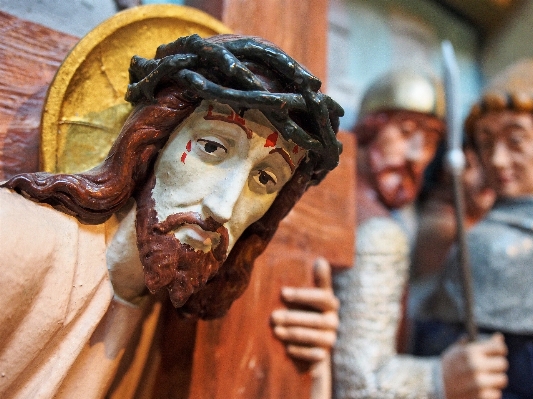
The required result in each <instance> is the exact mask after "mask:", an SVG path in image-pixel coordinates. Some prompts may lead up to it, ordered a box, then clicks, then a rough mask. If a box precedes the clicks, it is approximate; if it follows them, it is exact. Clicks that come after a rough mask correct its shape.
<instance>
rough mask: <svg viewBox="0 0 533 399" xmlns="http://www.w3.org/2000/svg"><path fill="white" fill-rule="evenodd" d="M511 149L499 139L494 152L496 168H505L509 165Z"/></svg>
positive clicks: (493, 158)
mask: <svg viewBox="0 0 533 399" xmlns="http://www.w3.org/2000/svg"><path fill="white" fill-rule="evenodd" d="M509 159H510V158H509V149H508V148H507V146H506V145H505V143H503V142H501V141H498V142H496V144H495V145H494V150H493V152H492V158H491V161H492V165H493V166H494V167H496V168H504V167H506V166H508V165H509Z"/></svg>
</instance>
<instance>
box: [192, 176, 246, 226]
mask: <svg viewBox="0 0 533 399" xmlns="http://www.w3.org/2000/svg"><path fill="white" fill-rule="evenodd" d="M249 174H250V171H249V170H248V169H247V168H239V169H238V170H235V171H233V173H230V174H228V175H226V177H225V178H224V179H221V180H220V181H219V182H218V183H217V184H215V185H214V186H213V188H212V191H211V192H210V193H209V194H208V195H206V196H205V197H204V199H203V202H202V206H203V212H204V215H205V216H206V217H207V216H211V217H212V218H213V219H215V220H216V221H217V222H219V223H221V224H224V223H226V222H228V221H229V220H230V219H231V217H232V215H233V212H234V210H235V205H236V204H237V202H238V200H239V198H240V197H241V194H242V192H243V190H244V189H245V186H246V184H248V176H249Z"/></svg>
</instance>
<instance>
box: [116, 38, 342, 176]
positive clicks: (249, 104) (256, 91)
mask: <svg viewBox="0 0 533 399" xmlns="http://www.w3.org/2000/svg"><path fill="white" fill-rule="evenodd" d="M228 38H231V36H230V35H221V36H216V37H214V38H211V39H206V40H204V39H202V38H200V36H198V35H191V36H187V37H182V38H179V39H178V40H176V41H174V42H172V43H169V44H166V45H162V46H159V48H158V49H157V52H156V56H155V58H154V59H145V58H142V57H139V56H134V57H133V58H132V60H131V65H130V70H129V72H130V85H129V86H128V90H127V93H126V100H127V101H129V102H130V103H132V104H137V103H139V102H141V101H146V100H148V101H151V102H154V101H155V98H154V95H155V92H156V90H157V88H158V87H159V86H161V85H164V84H168V83H171V84H177V85H179V86H180V87H181V88H183V90H184V95H185V96H186V97H187V98H188V99H190V100H191V101H198V100H200V99H205V100H216V101H219V102H222V103H225V104H228V105H230V106H231V107H232V108H234V109H235V110H236V111H237V112H240V110H243V109H257V110H259V111H261V112H262V113H263V114H264V115H265V117H266V118H267V119H268V120H269V121H270V123H272V125H273V126H274V127H275V128H276V129H277V130H278V131H279V132H280V133H281V134H282V136H283V137H284V138H285V139H286V140H292V141H293V142H294V143H295V144H297V145H299V146H300V147H303V148H305V149H306V150H308V151H309V156H308V157H309V158H310V159H312V160H313V161H314V162H306V163H307V164H308V165H309V167H310V168H312V169H313V170H312V171H309V173H310V174H311V175H312V180H314V181H315V182H318V181H320V180H321V179H322V178H323V177H324V175H325V174H326V173H327V172H328V171H329V170H331V169H333V168H335V167H336V166H337V164H338V161H339V155H340V153H341V151H342V144H341V143H340V142H339V141H338V140H337V139H336V137H335V132H336V130H337V129H338V121H339V117H341V116H342V115H343V114H344V110H343V109H342V107H341V106H340V105H339V104H337V103H336V102H335V101H334V100H333V99H331V98H330V97H329V96H327V95H325V94H323V93H320V92H319V91H318V90H319V89H320V85H321V82H320V80H319V79H318V78H316V77H315V76H313V75H312V74H311V73H309V72H308V71H307V70H305V69H304V68H303V67H302V66H301V65H299V64H298V63H297V62H296V61H295V60H294V59H292V58H291V57H289V56H288V55H287V54H286V53H284V52H283V51H282V50H280V49H279V48H277V47H275V46H274V45H271V44H268V43H265V42H264V41H262V40H261V39H257V38H253V37H237V38H236V39H229V40H228ZM255 66H260V67H263V69H265V70H266V72H268V73H269V74H272V75H273V76H275V80H276V81H278V82H279V83H280V84H281V85H282V87H283V88H284V90H285V91H284V92H270V91H269V90H268V89H267V88H266V87H265V85H264V83H263V82H261V80H260V79H259V78H258V77H257V76H256V75H255V74H254V73H253V72H252V71H251V70H250V69H254V67H255ZM295 116H296V117H297V118H298V120H300V121H303V122H305V123H306V130H304V129H303V128H302V127H301V126H299V125H298V123H296V122H295V121H294V120H293V117H295Z"/></svg>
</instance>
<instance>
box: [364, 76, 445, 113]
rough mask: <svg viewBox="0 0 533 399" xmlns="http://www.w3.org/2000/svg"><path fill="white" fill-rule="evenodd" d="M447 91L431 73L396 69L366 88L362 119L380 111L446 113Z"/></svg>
mask: <svg viewBox="0 0 533 399" xmlns="http://www.w3.org/2000/svg"><path fill="white" fill-rule="evenodd" d="M444 109H445V106H444V91H443V89H442V85H441V84H440V82H439V81H438V80H437V79H435V78H433V77H431V76H430V75H427V74H422V73H417V72H414V71H412V70H406V69H402V70H396V71H392V72H389V73H388V74H386V75H385V76H382V77H380V78H378V79H377V80H376V81H375V82H374V83H373V84H372V85H371V86H370V87H369V89H368V90H367V91H366V93H365V94H364V96H363V100H362V102H361V107H360V111H359V119H361V118H363V117H364V116H366V115H368V114H370V113H374V112H377V111H385V110H389V111H390V110H407V111H415V112H421V113H424V114H430V115H434V116H436V117H438V118H442V117H444Z"/></svg>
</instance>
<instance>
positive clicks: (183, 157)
mask: <svg viewBox="0 0 533 399" xmlns="http://www.w3.org/2000/svg"><path fill="white" fill-rule="evenodd" d="M185 158H187V153H186V152H184V153H183V154H181V162H183V163H185Z"/></svg>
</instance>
